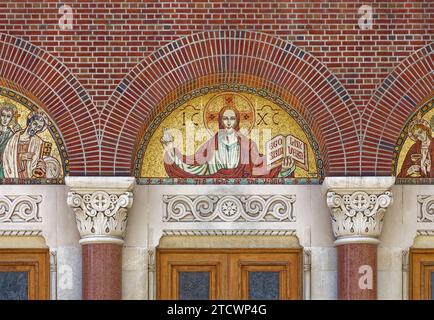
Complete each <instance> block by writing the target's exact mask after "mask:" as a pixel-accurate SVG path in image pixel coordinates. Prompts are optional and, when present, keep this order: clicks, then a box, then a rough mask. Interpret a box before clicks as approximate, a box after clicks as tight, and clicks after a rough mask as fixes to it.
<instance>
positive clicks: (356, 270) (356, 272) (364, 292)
mask: <svg viewBox="0 0 434 320" xmlns="http://www.w3.org/2000/svg"><path fill="white" fill-rule="evenodd" d="M337 251H338V299H339V300H376V299H377V245H376V244H371V243H348V244H341V245H338V246H337Z"/></svg>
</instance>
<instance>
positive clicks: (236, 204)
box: [163, 194, 296, 222]
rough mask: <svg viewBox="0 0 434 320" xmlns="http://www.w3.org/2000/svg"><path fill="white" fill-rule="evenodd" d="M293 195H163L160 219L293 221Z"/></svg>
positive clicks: (169, 220) (182, 220) (171, 220)
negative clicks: (161, 217)
mask: <svg viewBox="0 0 434 320" xmlns="http://www.w3.org/2000/svg"><path fill="white" fill-rule="evenodd" d="M295 199H296V197H295V195H209V194H208V195H163V203H164V209H163V210H164V211H163V221H168V222H210V221H224V222H233V221H244V222H258V221H261V222H276V221H285V222H295V215H294V210H293V203H294V202H295Z"/></svg>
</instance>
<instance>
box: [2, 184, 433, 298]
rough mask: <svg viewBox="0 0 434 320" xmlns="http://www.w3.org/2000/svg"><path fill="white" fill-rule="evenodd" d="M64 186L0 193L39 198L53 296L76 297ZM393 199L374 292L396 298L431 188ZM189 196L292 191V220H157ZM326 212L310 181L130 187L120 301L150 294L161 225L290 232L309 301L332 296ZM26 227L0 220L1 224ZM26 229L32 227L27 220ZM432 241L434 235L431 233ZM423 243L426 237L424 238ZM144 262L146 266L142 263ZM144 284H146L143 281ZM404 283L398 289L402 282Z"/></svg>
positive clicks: (76, 258) (74, 244) (403, 190)
mask: <svg viewBox="0 0 434 320" xmlns="http://www.w3.org/2000/svg"><path fill="white" fill-rule="evenodd" d="M67 191H68V188H67V187H65V186H46V185H44V186H25V185H24V186H23V185H20V186H11V185H8V186H0V194H1V195H18V194H27V195H42V197H43V200H42V202H41V204H40V206H39V209H40V212H41V216H42V223H40V228H41V229H42V235H43V236H44V238H45V239H46V244H47V246H48V247H49V248H50V250H55V251H56V252H57V276H56V279H57V298H58V299H80V298H81V248H80V245H79V244H78V241H79V238H80V236H79V233H78V230H77V227H76V222H75V217H74V214H73V213H72V210H71V209H70V208H68V207H67V205H66V195H67ZM392 192H393V195H394V203H393V205H392V206H391V207H390V208H389V209H388V211H387V213H386V217H385V222H384V225H383V232H382V235H381V238H380V240H381V244H380V245H379V250H378V297H379V298H380V299H402V298H403V297H405V294H403V285H404V284H403V271H402V262H403V259H402V252H403V250H407V249H408V248H409V247H411V246H412V245H413V242H414V239H415V237H416V236H417V230H419V229H432V230H433V229H434V226H433V223H417V211H418V203H417V196H418V195H430V194H433V195H434V186H427V185H424V186H417V185H414V186H411V185H407V186H394V187H393V188H392ZM168 194H170V195H174V194H179V195H194V194H227V195H231V194H232V195H233V194H249V195H250V194H286V195H288V194H294V195H295V196H296V201H295V203H294V213H295V216H296V221H295V222H262V223H253V222H206V223H203V222H163V221H162V216H163V203H162V197H163V195H168ZM329 215H330V214H329V209H328V207H327V206H326V203H325V193H324V189H323V187H322V186H318V185H310V186H309V185H295V186H282V185H277V186H273V185H263V186H258V185H252V186H233V185H232V186H228V185H200V186H197V185H182V186H156V185H153V186H136V187H135V189H134V204H133V207H132V208H131V209H130V210H129V221H128V227H127V236H126V239H125V249H124V252H123V298H124V299H148V298H151V299H152V298H154V297H155V296H154V294H155V292H154V285H153V283H154V278H153V277H154V275H155V274H154V265H153V264H154V262H153V259H152V258H153V257H152V256H151V257H150V256H149V252H153V250H154V249H155V247H156V246H157V245H158V243H159V240H160V238H161V236H162V233H163V230H164V229H229V230H233V229H257V228H259V229H295V230H296V235H297V237H298V238H299V241H300V245H301V246H303V247H305V248H309V249H310V250H311V258H312V259H311V262H312V265H311V277H310V278H311V290H310V296H311V299H336V297H337V288H336V287H337V282H336V281H337V272H336V270H337V262H336V249H335V247H334V245H333V242H334V238H333V234H332V229H331V222H330V217H329ZM14 227H19V228H26V224H13V223H0V230H1V229H5V228H14ZM32 228H35V226H34V224H32ZM433 238H434V237H433ZM428 241H429V240H428ZM149 263H150V265H149ZM148 282H149V283H150V286H148ZM404 287H405V286H404Z"/></svg>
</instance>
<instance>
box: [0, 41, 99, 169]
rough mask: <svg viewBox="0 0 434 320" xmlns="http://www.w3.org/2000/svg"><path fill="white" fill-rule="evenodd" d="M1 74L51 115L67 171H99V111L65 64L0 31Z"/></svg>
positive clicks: (5, 82)
mask: <svg viewBox="0 0 434 320" xmlns="http://www.w3.org/2000/svg"><path fill="white" fill-rule="evenodd" d="M0 75H1V80H0V85H2V86H4V87H7V88H9V89H12V90H14V91H17V92H19V93H20V94H22V95H24V96H27V97H29V98H30V99H31V100H33V101H34V102H36V103H37V104H38V105H39V106H40V107H41V108H43V109H44V111H45V112H47V113H48V114H49V116H50V117H51V119H53V121H54V122H55V124H56V127H57V128H58V129H59V131H60V134H61V135H62V138H63V141H64V143H65V146H66V149H67V153H68V157H69V161H70V174H71V175H92V174H98V168H99V147H98V144H97V127H96V123H97V122H96V121H95V122H94V119H97V117H98V112H97V110H96V108H95V106H94V104H93V102H92V100H91V99H90V96H89V95H88V94H87V92H86V90H85V89H84V88H83V87H82V86H81V84H80V83H79V82H78V80H77V79H76V78H75V76H74V75H73V74H72V73H71V71H70V70H69V69H68V67H66V66H65V65H64V64H63V63H61V62H60V61H59V60H57V59H56V58H55V57H54V56H52V55H51V54H50V53H48V52H46V51H44V50H43V49H41V48H39V47H37V46H35V45H33V44H31V43H30V42H28V41H25V40H23V39H20V38H16V37H13V36H10V35H5V34H1V33H0Z"/></svg>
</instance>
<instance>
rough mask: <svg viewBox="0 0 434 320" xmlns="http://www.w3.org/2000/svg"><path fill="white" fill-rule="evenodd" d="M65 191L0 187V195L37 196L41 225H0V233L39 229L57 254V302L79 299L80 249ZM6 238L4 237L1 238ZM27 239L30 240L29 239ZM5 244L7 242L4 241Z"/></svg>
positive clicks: (55, 187) (61, 188)
mask: <svg viewBox="0 0 434 320" xmlns="http://www.w3.org/2000/svg"><path fill="white" fill-rule="evenodd" d="M66 194H67V190H66V187H65V186H63V185H62V186H59V185H0V195H7V196H13V195H41V196H42V202H41V203H40V204H39V211H40V213H39V214H40V216H41V217H42V222H41V223H14V222H12V223H11V222H4V223H0V230H11V229H12V230H25V229H40V230H42V236H43V237H44V238H45V242H46V245H47V246H48V247H49V248H50V251H55V252H57V254H56V256H57V273H53V274H52V276H53V277H54V278H53V277H52V278H51V279H52V282H53V281H54V280H57V281H56V282H57V292H56V293H55V294H52V297H57V299H81V296H82V295H81V247H80V245H79V244H78V241H79V240H80V235H79V233H78V230H77V227H76V223H75V217H74V215H73V214H72V211H71V210H70V209H69V208H68V206H67V205H66ZM5 238H7V237H5ZM29 238H30V239H31V237H29ZM6 240H7V239H6Z"/></svg>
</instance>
